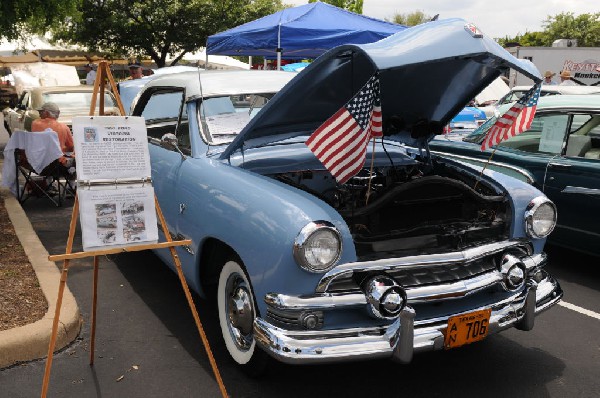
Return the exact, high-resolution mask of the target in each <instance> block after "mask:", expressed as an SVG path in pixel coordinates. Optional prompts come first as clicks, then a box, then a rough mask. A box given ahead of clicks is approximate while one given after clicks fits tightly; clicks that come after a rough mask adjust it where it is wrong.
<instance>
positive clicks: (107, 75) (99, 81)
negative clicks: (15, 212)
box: [41, 61, 228, 398]
mask: <svg viewBox="0 0 600 398" xmlns="http://www.w3.org/2000/svg"><path fill="white" fill-rule="evenodd" d="M107 80H108V82H109V83H110V85H111V87H112V90H113V93H114V94H115V97H116V99H117V105H118V107H119V110H120V111H121V114H122V115H124V114H125V111H124V109H123V103H122V102H121V98H120V96H119V93H118V91H117V86H116V84H115V81H114V79H113V77H112V74H111V72H110V68H109V65H108V63H107V62H106V61H101V62H100V65H99V66H98V72H97V74H96V80H95V82H94V94H93V97H92V103H91V106H90V116H94V113H95V109H96V96H97V94H98V93H100V104H99V108H100V109H99V114H100V115H104V92H105V89H106V81H107ZM154 203H155V206H156V214H157V216H158V219H159V220H160V225H161V227H162V230H163V232H164V234H165V238H166V240H167V241H166V242H161V243H150V244H141V245H135V246H127V247H125V248H122V247H119V248H108V249H103V250H94V251H88V252H77V253H72V249H73V240H74V237H75V227H76V224H77V217H78V214H79V195H77V194H76V195H75V203H74V204H73V212H72V213H71V223H70V225H69V236H68V238H67V247H66V250H65V254H59V255H53V256H48V260H50V261H53V262H57V261H61V260H62V261H63V267H62V272H61V276H60V284H59V287H58V297H57V298H56V310H55V313H54V320H53V323H52V335H51V337H50V343H49V344H48V357H47V359H46V368H45V371H44V381H43V384H42V395H41V396H42V398H45V397H46V394H47V393H48V384H49V381H50V370H51V368H52V357H53V353H54V347H55V345H56V337H57V334H58V322H59V319H60V307H61V305H62V298H63V295H64V291H65V286H66V283H67V273H68V270H69V263H70V261H71V260H73V259H77V258H87V257H93V258H94V260H93V264H94V281H93V295H92V325H91V336H90V339H91V342H90V366H93V365H94V344H95V339H96V307H97V305H96V304H97V293H98V256H102V255H106V254H115V253H124V252H126V253H128V252H136V251H142V250H149V249H162V248H168V249H169V250H170V252H171V256H172V257H173V261H174V262H175V267H176V269H177V275H178V276H179V281H180V282H181V286H182V287H183V291H184V292H185V297H186V299H187V301H188V304H189V306H190V310H191V311H192V315H193V317H194V321H195V322H196V327H197V329H198V333H199V334H200V338H201V339H202V343H203V344H204V348H205V349H206V353H207V354H208V359H209V361H210V364H211V366H212V369H213V372H214V374H215V378H216V379H217V383H218V384H219V389H220V391H221V395H222V396H223V397H224V398H225V397H227V396H228V395H227V391H226V389H225V385H224V384H223V380H222V378H221V374H220V373H219V369H218V367H217V364H216V361H215V359H214V356H213V354H212V350H211V349H210V344H209V342H208V338H207V337H206V334H205V332H204V328H203V327H202V323H201V322H200V316H199V315H198V311H197V310H196V305H195V304H194V301H193V299H192V295H191V293H190V289H189V287H188V284H187V281H186V280H185V276H184V274H183V270H182V268H181V262H180V260H179V256H178V255H177V252H176V251H175V246H184V245H189V244H191V243H192V242H191V240H189V239H186V240H179V241H173V239H172V238H171V234H170V232H169V229H168V228H167V225H166V222H165V219H164V216H163V213H162V210H161V209H160V205H159V203H158V199H157V198H156V196H155V197H154Z"/></svg>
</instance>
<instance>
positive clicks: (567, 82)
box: [559, 79, 577, 86]
mask: <svg viewBox="0 0 600 398" xmlns="http://www.w3.org/2000/svg"><path fill="white" fill-rule="evenodd" d="M559 86H577V83H575V82H574V81H573V80H571V79H568V80H563V81H562V82H561V83H560V84H559Z"/></svg>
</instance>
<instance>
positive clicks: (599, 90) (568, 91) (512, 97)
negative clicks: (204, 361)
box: [496, 85, 600, 108]
mask: <svg viewBox="0 0 600 398" xmlns="http://www.w3.org/2000/svg"><path fill="white" fill-rule="evenodd" d="M530 89H531V86H515V87H513V88H512V89H511V90H510V91H509V92H508V93H507V94H506V95H505V96H504V97H502V98H500V99H499V100H498V102H496V108H498V107H500V106H501V105H504V104H510V103H511V102H516V101H518V100H519V99H520V98H521V97H522V96H523V94H525V93H526V92H527V91H529V90H530ZM577 94H600V87H596V86H560V85H555V86H550V85H542V89H541V91H540V97H545V96H547V95H577Z"/></svg>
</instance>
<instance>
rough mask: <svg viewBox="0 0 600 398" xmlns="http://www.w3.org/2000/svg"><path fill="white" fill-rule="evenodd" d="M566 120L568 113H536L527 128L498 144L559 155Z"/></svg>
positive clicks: (567, 120) (565, 129)
mask: <svg viewBox="0 0 600 398" xmlns="http://www.w3.org/2000/svg"><path fill="white" fill-rule="evenodd" d="M568 122H569V116H568V115H552V114H545V115H537V116H536V117H535V118H534V119H533V121H532V123H531V127H530V128H529V130H527V131H524V132H522V133H521V134H518V135H516V136H514V137H511V138H509V139H507V140H506V141H502V142H500V144H499V145H500V146H504V147H509V148H512V149H515V150H518V151H524V152H532V153H545V154H551V155H559V154H560V153H561V152H562V148H563V143H564V140H565V135H566V132H567V125H568Z"/></svg>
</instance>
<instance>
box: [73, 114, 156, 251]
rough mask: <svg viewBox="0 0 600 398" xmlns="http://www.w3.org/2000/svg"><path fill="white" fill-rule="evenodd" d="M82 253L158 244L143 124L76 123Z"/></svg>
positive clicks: (105, 119)
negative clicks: (98, 249) (149, 243)
mask: <svg viewBox="0 0 600 398" xmlns="http://www.w3.org/2000/svg"><path fill="white" fill-rule="evenodd" d="M73 140H74V143H75V162H76V170H77V182H78V189H77V191H78V192H77V193H78V196H79V201H80V207H79V217H80V221H81V235H82V242H83V250H84V251H89V250H94V249H97V248H100V247H103V246H127V245H133V244H139V243H142V242H146V243H147V242H157V241H158V227H157V218H156V208H155V201H154V188H153V187H152V185H151V180H150V155H149V152H148V144H147V142H148V140H147V132H146V125H145V123H144V119H143V118H139V117H120V116H86V117H76V118H73Z"/></svg>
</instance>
